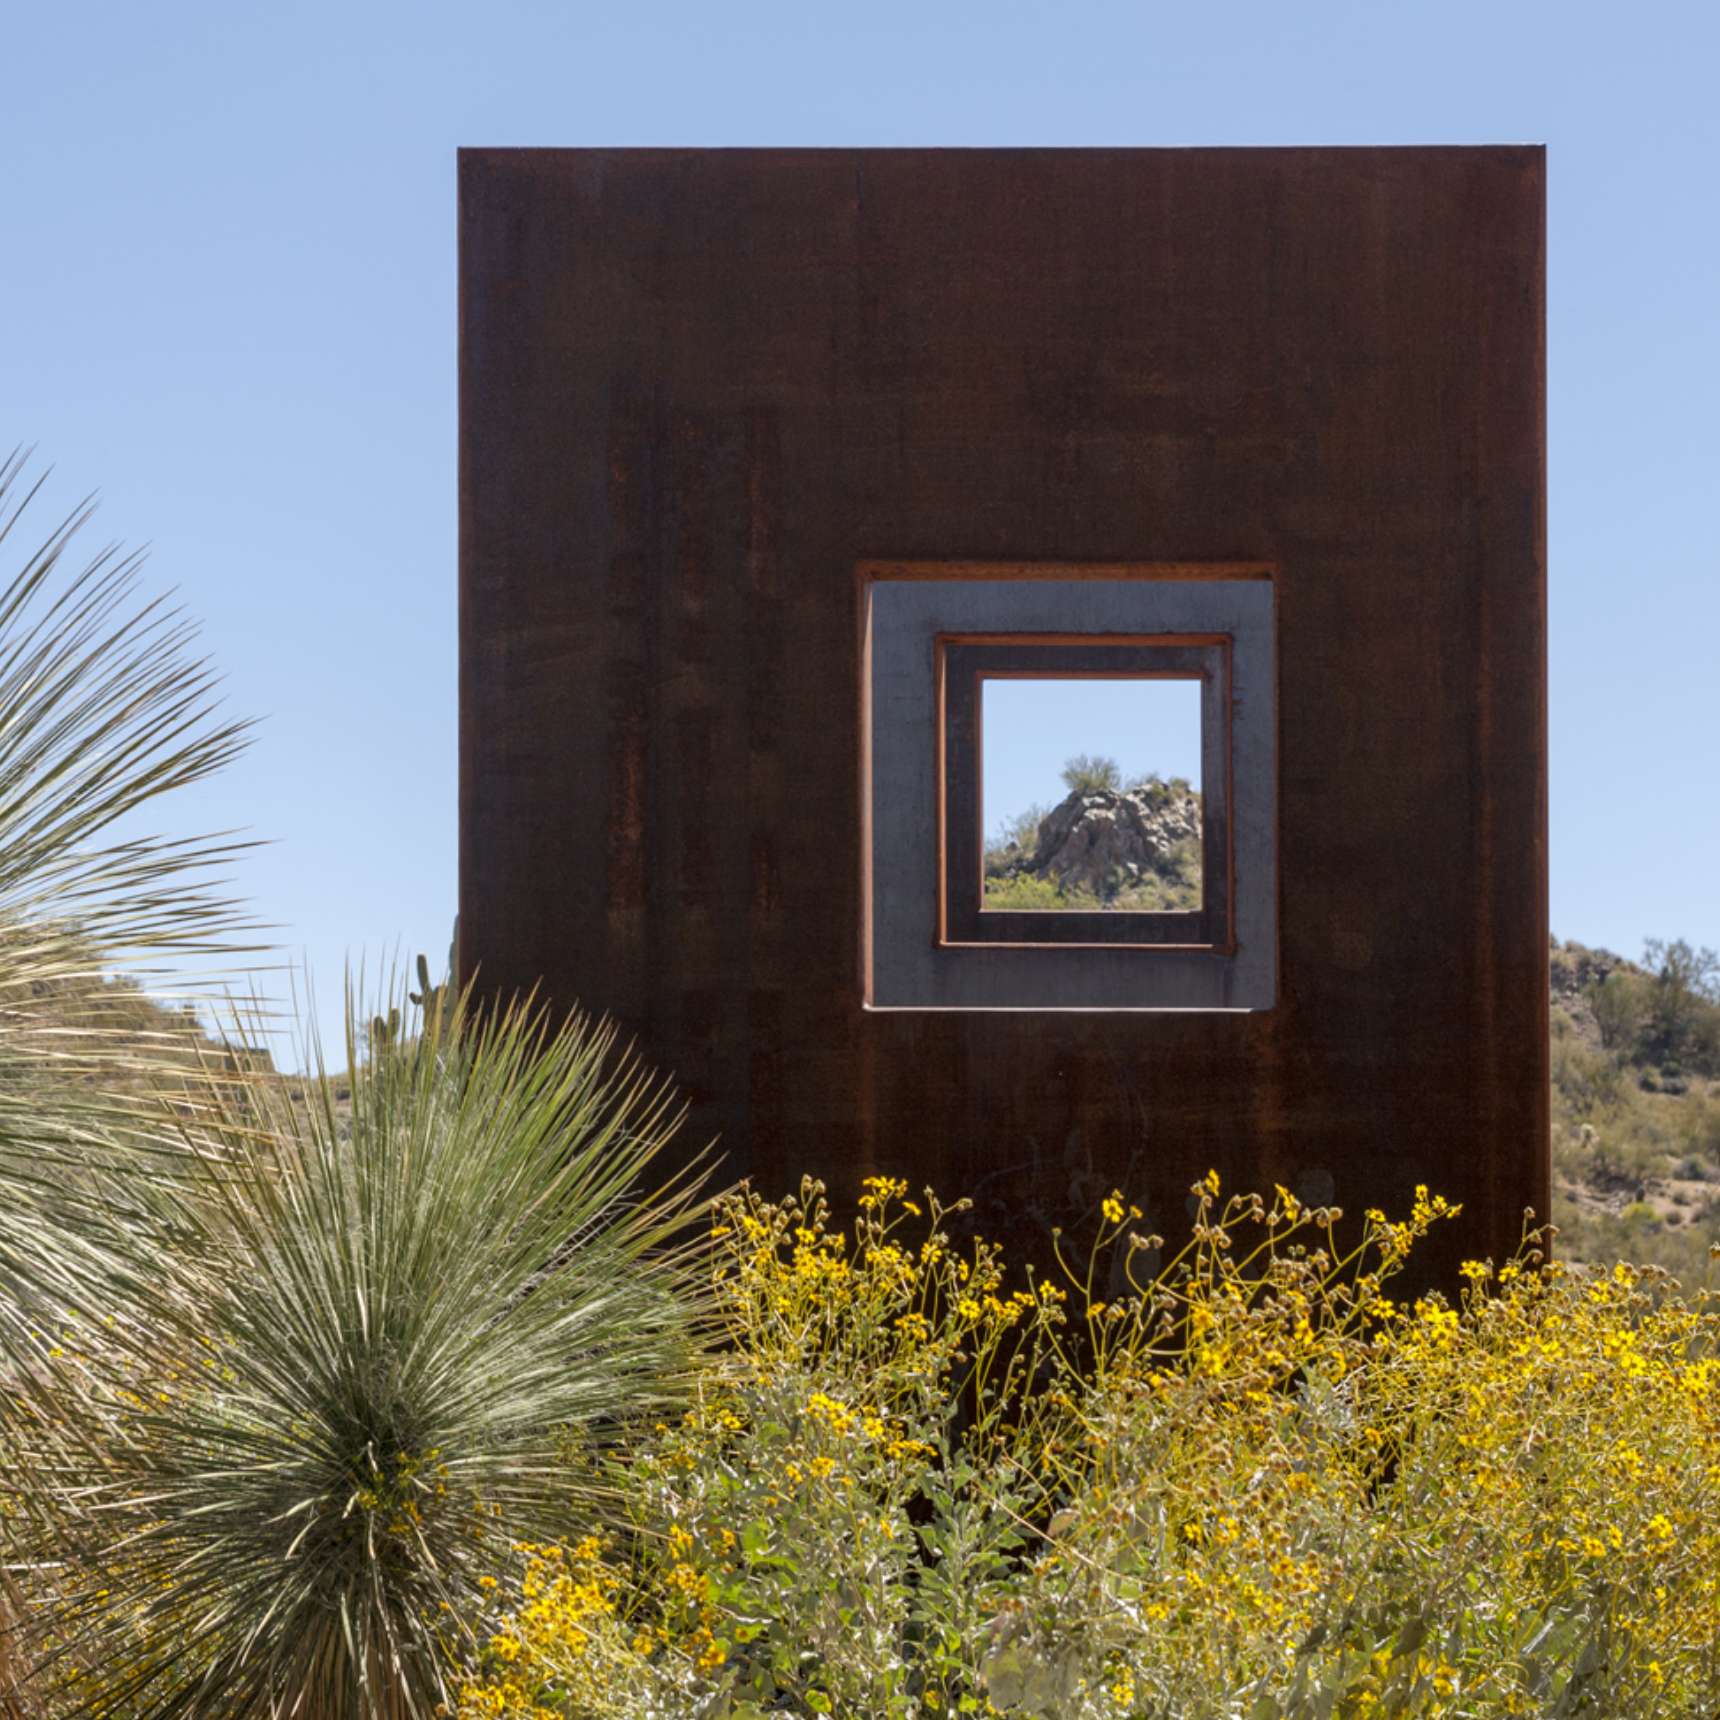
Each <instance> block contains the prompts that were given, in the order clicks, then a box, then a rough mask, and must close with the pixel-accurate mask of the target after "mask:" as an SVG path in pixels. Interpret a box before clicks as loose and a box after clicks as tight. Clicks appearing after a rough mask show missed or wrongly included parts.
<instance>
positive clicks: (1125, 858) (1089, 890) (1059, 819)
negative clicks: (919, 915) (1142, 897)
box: [986, 782, 1201, 906]
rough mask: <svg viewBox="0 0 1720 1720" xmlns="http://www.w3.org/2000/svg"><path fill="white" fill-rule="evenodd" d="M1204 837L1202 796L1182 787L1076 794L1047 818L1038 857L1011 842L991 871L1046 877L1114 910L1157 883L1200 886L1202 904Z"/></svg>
mask: <svg viewBox="0 0 1720 1720" xmlns="http://www.w3.org/2000/svg"><path fill="white" fill-rule="evenodd" d="M1200 834H1201V806H1200V796H1199V795H1198V794H1197V793H1195V792H1194V791H1193V790H1192V789H1189V788H1186V787H1184V786H1183V785H1181V784H1180V783H1178V784H1167V783H1162V782H1152V783H1148V784H1145V785H1143V786H1141V787H1139V788H1133V789H1121V790H1119V789H1106V788H1089V789H1075V790H1074V791H1072V792H1071V793H1070V794H1069V795H1067V796H1066V797H1065V798H1064V799H1063V801H1062V802H1061V803H1060V804H1058V805H1057V806H1055V807H1053V808H1052V809H1051V811H1050V812H1048V813H1047V814H1046V815H1045V817H1044V818H1043V819H1041V820H1040V823H1039V830H1038V833H1037V836H1036V839H1035V841H1034V845H1033V848H1032V850H1031V852H1029V851H1027V850H1025V849H1024V848H1022V847H1021V846H1018V845H1017V844H1015V843H1010V844H1009V845H1008V846H1007V847H1004V848H1001V849H997V850H994V851H993V852H992V853H991V854H989V855H988V856H987V858H986V871H987V874H988V876H989V877H992V878H996V879H999V880H1008V879H1011V878H1021V877H1032V878H1042V879H1045V880H1047V881H1049V882H1051V883H1054V884H1056V885H1057V886H1058V887H1059V888H1061V889H1062V890H1063V891H1065V892H1066V893H1068V894H1071V895H1077V896H1095V897H1097V898H1098V899H1099V901H1100V903H1101V904H1102V905H1107V906H1108V905H1113V904H1115V903H1117V902H1118V899H1119V898H1124V897H1127V896H1128V895H1129V894H1130V893H1131V892H1132V891H1135V890H1137V889H1138V888H1140V887H1142V886H1146V885H1149V884H1155V883H1156V884H1159V885H1161V886H1164V885H1176V886H1178V887H1181V888H1184V889H1185V890H1186V888H1188V887H1190V886H1191V885H1192V887H1193V888H1194V889H1195V890H1196V891H1197V899H1198V881H1199V876H1200V871H1199V848H1200ZM1191 868H1192V869H1191Z"/></svg>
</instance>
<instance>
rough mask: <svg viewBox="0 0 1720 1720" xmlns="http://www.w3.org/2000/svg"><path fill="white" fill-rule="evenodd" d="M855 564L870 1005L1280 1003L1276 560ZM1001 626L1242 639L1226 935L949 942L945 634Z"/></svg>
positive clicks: (1216, 1007)
mask: <svg viewBox="0 0 1720 1720" xmlns="http://www.w3.org/2000/svg"><path fill="white" fill-rule="evenodd" d="M854 575H855V596H856V611H855V620H856V647H857V651H856V655H857V659H858V668H859V675H858V682H859V685H858V688H857V694H858V705H859V710H858V717H859V724H858V727H859V747H858V761H857V762H858V782H857V785H856V786H857V789H858V799H859V815H860V835H861V841H860V852H859V854H858V856H857V870H858V874H859V876H858V880H857V882H858V894H859V907H860V913H859V919H858V925H857V927H856V931H857V934H858V935H857V940H856V942H857V950H856V955H857V958H858V969H859V973H858V977H859V981H860V1004H861V1007H862V1008H863V1009H864V1010H866V1011H867V1012H868V1013H872V1012H879V1013H884V1014H890V1013H899V1012H909V1013H923V1012H933V1013H938V1012H960V1013H976V1012H977V1013H982V1014H983V1013H995V1012H1020V1013H1027V1014H1046V1013H1057V1012H1064V1011H1083V1012H1092V1013H1099V1014H1112V1013H1119V1012H1121V1013H1141V1014H1189V1013H1196V1014H1199V1013H1226V1014H1243V1013H1250V1012H1255V1011H1261V1010H1270V1009H1273V1008H1275V1007H1276V1006H1277V1004H1278V1001H1279V940H1278V898H1279V875H1278V804H1279V783H1278V777H1279V721H1278V711H1279V701H1278V680H1279V663H1278V655H1279V650H1278V646H1279V628H1278V586H1279V580H1280V577H1281V569H1280V567H1279V565H1278V564H1277V563H1276V562H1272V561H1251V562H1239V561H1208V562H1195V561H1159V562H1148V561H1134V562H1080V561H1037V562H1035V561H999V560H990V561H977V560H959V559H958V560H949V561H927V560H920V559H915V558H903V559H890V560H872V559H861V560H857V561H856V562H855V563H854ZM992 634H1006V635H1010V636H1019V635H1048V636H1054V637H1056V638H1060V639H1061V638H1079V637H1087V636H1090V635H1104V636H1106V637H1108V638H1117V637H1142V636H1146V637H1154V638H1156V637H1162V636H1172V635H1174V636H1182V635H1188V634H1222V635H1226V636H1228V637H1229V638H1230V640H1231V654H1230V689H1229V691H1230V709H1229V711H1228V712H1227V715H1226V728H1227V732H1228V734H1229V738H1230V761H1229V776H1228V786H1229V790H1230V794H1231V802H1230V809H1229V810H1230V825H1231V847H1232V850H1233V857H1232V867H1233V869H1232V876H1231V879H1230V884H1231V901H1230V918H1231V933H1232V939H1233V947H1232V948H1231V949H1229V950H1225V949H1222V948H1217V947H1199V946H1195V947H1189V946H1184V945H1171V944H1160V945H1156V946H1140V945H1117V944H1105V945H1076V944H1038V945H1026V946H1023V945H1016V944H1005V943H981V944H962V945H951V944H943V943H941V942H940V941H939V924H938V901H939V893H940V891H939V876H940V864H939V853H938V818H937V803H938V797H939V794H938V784H939V780H940V757H939V752H940V746H941V741H940V736H941V733H942V722H941V719H940V712H939V708H938V691H937V683H938V676H937V658H938V653H937V650H936V641H937V639H938V637H939V636H940V635H952V636H953V635H975V636H978V635H992ZM1202 787H1203V789H1207V788H1208V787H1209V785H1208V784H1206V783H1203V784H1202Z"/></svg>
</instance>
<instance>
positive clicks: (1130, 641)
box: [934, 633, 1236, 956]
mask: <svg viewBox="0 0 1720 1720" xmlns="http://www.w3.org/2000/svg"><path fill="white" fill-rule="evenodd" d="M1232 645H1233V641H1232V639H1231V636H1230V635H1228V634H1223V633H1154V634H1090V633H1089V634H1061V633H1032V634H1028V633H1016V634H1005V633H984V634H978V633H940V634H939V635H938V636H937V638H936V640H935V642H934V650H935V661H936V667H935V677H936V689H937V738H938V762H937V773H936V774H937V790H938V796H937V798H938V805H937V831H938V840H937V857H938V859H937V864H938V945H939V947H940V948H945V949H964V948H987V947H989V948H1012V949H1063V950H1070V949H1114V950H1133V951H1142V952H1158V953H1161V954H1168V953H1171V952H1176V953H1179V954H1188V953H1191V952H1199V953H1203V954H1209V955H1220V956H1223V955H1229V954H1231V953H1233V952H1234V950H1235V947H1236V943H1235V915H1234V912H1233V906H1234V901H1235V881H1234V880H1235V854H1234V845H1233V838H1232V819H1231V805H1232V800H1233V786H1232V782H1231V736H1230V721H1231V684H1232V674H1231V654H1232ZM998 679H1032V680H1087V679H1115V680H1180V681H1192V682H1195V683H1197V684H1198V686H1199V688H1200V732H1201V906H1200V908H1199V909H1196V910H1179V911H1159V912H1143V911H1140V910H1127V909H1112V908H1107V909H1095V910H1089V909H1039V910H1034V909H1019V908H986V907H985V906H984V888H985V880H984V868H985V831H984V786H983V775H984V738H983V726H982V725H983V709H984V691H983V689H984V683H985V682H986V681H987V680H998Z"/></svg>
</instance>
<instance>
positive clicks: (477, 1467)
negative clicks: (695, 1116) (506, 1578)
mask: <svg viewBox="0 0 1720 1720" xmlns="http://www.w3.org/2000/svg"><path fill="white" fill-rule="evenodd" d="M394 997H395V999H397V1001H395V1002H394V1003H393V1005H392V1006H393V1007H395V1008H399V1009H401V1016H402V1021H403V1024H404V1027H405V1029H406V1031H405V1032H404V1033H403V1035H402V1036H401V1037H400V1038H398V1039H396V1040H392V1041H389V1042H386V1043H378V1042H377V1041H375V1040H374V1039H372V1040H371V1042H370V1045H369V1047H368V1050H367V1048H366V1046H365V1034H364V1032H363V1024H364V1023H365V1022H367V1021H368V1020H369V1019H370V1011H369V1010H368V1009H363V1008H360V1007H359V1005H358V1003H357V1002H356V1001H355V1002H353V1004H352V1005H351V1007H350V1009H349V1019H350V1023H351V1025H350V1026H349V1030H348V1042H347V1047H346V1050H347V1053H348V1058H349V1063H350V1074H349V1076H348V1077H347V1078H346V1080H345V1081H344V1082H343V1083H342V1085H343V1086H348V1085H349V1087H350V1095H351V1097H350V1107H351V1109H350V1116H348V1115H345V1114H343V1110H342V1107H341V1105H340V1103H339V1102H338V1101H337V1099H336V1097H335V1091H336V1088H335V1083H334V1081H333V1079H332V1078H331V1077H330V1076H329V1074H328V1073H327V1071H326V1070H322V1069H320V1068H319V1071H318V1074H317V1076H316V1078H315V1079H314V1081H312V1082H311V1084H310V1087H309V1094H308V1098H302V1099H297V1100H295V1099H294V1098H292V1097H291V1089H290V1088H289V1087H288V1085H287V1084H286V1083H282V1082H279V1081H274V1082H267V1081H259V1082H253V1083H251V1084H250V1085H248V1086H244V1087H238V1088H232V1087H229V1088H227V1089H225V1090H218V1091H217V1092H216V1093H215V1094H213V1095H212V1097H211V1107H212V1108H213V1107H214V1106H216V1105H222V1106H224V1116H223V1118H222V1120H221V1122H220V1123H219V1125H217V1126H209V1125H205V1126H204V1128H203V1130H202V1135H201V1138H200V1140H199V1143H198V1144H199V1147H200V1149H201V1151H200V1156H199V1164H200V1166H201V1167H202V1174H201V1175H200V1176H199V1177H198V1178H196V1179H194V1180H192V1181H188V1182H187V1183H185V1184H184V1185H183V1186H181V1187H180V1188H178V1189H176V1190H175V1191H174V1193H173V1195H172V1197H171V1199H170V1200H165V1201H163V1203H162V1208H161V1215H160V1226H159V1232H158V1239H157V1245H158V1246H160V1247H162V1249H163V1252H162V1255H161V1257H160V1260H159V1265H158V1270H157V1276H156V1282H155V1285H154V1292H153V1295H152V1297H151V1298H150V1301H149V1302H148V1304H147V1305H139V1304H132V1305H128V1306H124V1307H121V1308H119V1309H118V1310H117V1311H116V1316H117V1318H116V1323H115V1324H113V1325H109V1324H106V1323H105V1321H103V1320H101V1319H97V1320H96V1321H94V1322H91V1321H89V1320H88V1319H87V1318H86V1319H84V1320H82V1321H80V1322H78V1323H76V1324H74V1325H73V1326H72V1327H71V1328H69V1329H68V1331H67V1332H66V1333H65V1334H64V1335H63V1336H62V1339H61V1343H62V1346H63V1348H64V1350H65V1352H66V1355H67V1356H68V1358H70V1359H71V1360H72V1361H73V1362H75V1365H76V1367H77V1368H78V1370H79V1371H80V1374H81V1376H82V1379H83V1381H84V1390H85V1393H86V1397H87V1398H88V1399H90V1400H93V1401H95V1402H97V1403H99V1404H100V1405H101V1406H102V1407H103V1408H104V1409H105V1411H106V1418H107V1419H106V1427H105V1431H106V1439H105V1441H104V1450H103V1470H102V1473H101V1474H100V1475H99V1476H92V1477H88V1478H86V1480H85V1486H86V1487H87V1488H89V1489H91V1496H92V1505H93V1508H94V1511H95V1513H96V1515H97V1516H98V1517H100V1518H102V1519H103V1520H105V1522H106V1523H107V1525H108V1533H107V1534H106V1535H105V1536H104V1537H103V1538H102V1539H101V1540H100V1541H99V1542H92V1543H90V1544H88V1545H87V1546H86V1547H85V1548H84V1549H82V1550H81V1551H80V1553H79V1556H78V1557H77V1559H76V1560H75V1561H72V1560H62V1562H61V1564H60V1567H59V1569H58V1570H57V1571H56V1572H54V1573H53V1574H52V1575H51V1576H47V1577H44V1579H43V1580H42V1581H41V1582H40V1584H39V1594H40V1598H41V1601H42V1603H43V1605H44V1606H45V1607H46V1608H48V1609H50V1610H51V1612H52V1614H53V1617H54V1619H55V1621H56V1624H55V1629H54V1631H53V1633H52V1636H51V1639H50V1640H49V1641H47V1642H46V1643H45V1644H44V1649H45V1650H47V1651H48V1654H49V1656H50V1657H51V1656H53V1655H58V1656H59V1657H60V1658H58V1659H57V1660H54V1659H51V1658H50V1663H49V1664H48V1666H47V1672H48V1675H49V1677H50V1682H51V1684H52V1686H53V1689H54V1692H55V1695H56V1699H57V1700H60V1701H62V1702H65V1703H70V1704H72V1705H73V1706H74V1707H75V1708H76V1709H77V1710H78V1711H86V1712H92V1713H101V1714H105V1715H121V1714H124V1715H134V1714H135V1715H170V1714H189V1713H195V1714H198V1715H211V1716H219V1715H230V1716H234V1717H237V1716H241V1715H247V1716H249V1715H257V1714H273V1713H280V1714H287V1713H300V1714H306V1715H311V1716H316V1717H318V1720H343V1717H347V1716H351V1717H355V1720H356V1717H358V1716H367V1715H380V1716H406V1715H414V1716H416V1715H429V1714H431V1713H433V1712H434V1711H435V1709H436V1708H437V1706H438V1704H439V1703H440V1702H442V1701H443V1700H445V1698H446V1696H447V1694H448V1693H447V1691H446V1690H445V1689H444V1687H443V1685H442V1683H441V1679H440V1675H439V1672H438V1664H439V1662H438V1656H437V1650H438V1647H439V1646H441V1647H444V1648H445V1647H446V1645H447V1644H448V1642H449V1641H451V1640H457V1639H458V1637H459V1634H460V1632H461V1630H462V1628H463V1626H464V1623H465V1618H466V1612H467V1609H468V1608H469V1606H470V1603H471V1601H472V1599H473V1598H474V1597H475V1596H477V1595H479V1594H480V1593H481V1588H480V1586H479V1583H478V1578H479V1575H480V1573H482V1572H484V1571H486V1570H488V1569H489V1568H491V1567H492V1566H493V1564H494V1562H495V1561H496V1560H497V1559H499V1558H501V1557H503V1556H504V1555H505V1553H506V1550H507V1549H508V1548H509V1547H510V1546H511V1544H512V1542H513V1541H514V1540H515V1539H517V1538H518V1537H520V1536H521V1535H536V1536H550V1535H556V1534H565V1533H568V1532H570V1531H574V1530H583V1529H586V1528H589V1527H590V1526H591V1525H592V1524H593V1523H594V1522H597V1521H601V1520H602V1518H603V1515H604V1513H605V1510H606V1508H607V1506H606V1499H605V1497H604V1496H603V1495H602V1493H601V1492H600V1491H598V1490H596V1489H594V1488H592V1487H582V1486H581V1485H580V1484H579V1483H578V1482H577V1481H576V1480H574V1479H573V1475H574V1473H575V1468H576V1467H578V1466H577V1465H575V1464H574V1460H575V1459H576V1457H578V1456H580V1454H581V1453H589V1452H590V1451H591V1450H592V1449H593V1448H601V1447H603V1446H605V1445H608V1444H611V1443H613V1442H615V1441H617V1440H619V1439H622V1438H623V1437H625V1436H627V1435H628V1434H629V1433H630V1432H636V1431H637V1428H638V1425H639V1424H640V1422H641V1420H642V1419H643V1418H650V1419H655V1418H656V1417H657V1416H658V1415H659V1414H661V1413H663V1412H664V1411H665V1410H667V1409H668V1407H669V1406H670V1405H671V1404H672V1403H673V1402H674V1401H675V1400H676V1398H677V1396H678V1392H679V1387H680V1384H681V1382H682V1380H683V1379H684V1378H685V1377H686V1375H687V1372H688V1369H689V1365H690V1361H691V1357H692V1354H693V1352H694V1349H695V1347H696V1345H697V1343H698V1336H699V1335H698V1331H697V1325H696V1317H695V1316H694V1315H693V1314H691V1313H690V1312H689V1310H690V1309H692V1308H694V1307H696V1305H697V1294H696V1291H695V1288H694V1278H695V1276H696V1274H694V1273H693V1272H692V1270H691V1266H692V1257H691V1256H690V1255H689V1253H688V1249H687V1245H686V1244H685V1243H684V1242H682V1241H681V1240H680V1238H681V1237H682V1234H683V1232H682V1226H683V1221H684V1220H685V1219H686V1218H687V1217H688V1216H689V1215H690V1214H691V1212H692V1211H693V1210H695V1208H696V1205H697V1201H696V1194H695V1190H694V1189H693V1188H692V1186H691V1185H690V1184H689V1182H688V1181H687V1180H686V1179H685V1178H682V1179H680V1180H679V1181H677V1182H675V1183H674V1184H673V1185H672V1186H670V1187H667V1188H658V1189H656V1190H652V1189H649V1188H648V1187H646V1186H645V1183H644V1178H645V1176H646V1175H647V1173H648V1171H649V1168H650V1166H651V1162H652V1159H653V1157H654V1156H655V1154H656V1152H657V1150H658V1148H659V1147H660V1145H661V1144H662V1142H663V1141H664V1140H665V1139H666V1137H667V1136H668V1134H669V1132H670V1131H671V1129H672V1127H673V1125H674V1121H675V1118H674V1114H673V1110H672V1102H671V1097H670V1094H669V1092H668V1090H667V1089H666V1088H665V1087H664V1086H663V1085H662V1084H661V1083H660V1082H658V1081H656V1080H655V1079H653V1078H652V1077H650V1076H649V1075H647V1074H646V1073H644V1072H643V1071H641V1070H640V1069H639V1067H638V1066H637V1065H636V1064H635V1063H633V1062H632V1061H631V1060H630V1059H628V1058H626V1057H619V1058H617V1057H616V1056H614V1055H613V1045H612V1041H613V1034H612V1031H611V1030H609V1029H606V1028H602V1027H596V1026H593V1025H591V1024H589V1023H587V1022H584V1021H580V1020H574V1021H570V1022H568V1023H566V1024H565V1025H562V1026H560V1027H552V1025H551V1024H550V1022H549V1020H548V1018H546V1017H545V1016H543V1015H542V1014H540V1013H538V1012H534V1011H532V1010H530V1009H529V1008H524V1007H522V1008H518V1009H514V1010H508V1011H503V1012H500V1013H496V1014H488V1015H482V1016H474V1014H473V1013H472V1011H471V1008H470V1004H469V1001H462V1002H459V1003H455V1004H452V1005H449V1006H448V1007H446V1008H444V1009H442V1010H440V1011H439V1012H437V1013H436V1014H434V1015H432V1016H431V1017H430V1018H429V1020H428V1021H424V1020H422V1018H421V1017H419V1016H418V1015H417V1013H416V1012H415V1011H414V1010H413V1008H412V1006H411V1004H410V1001H409V1000H408V999H407V998H405V997H404V995H403V994H402V993H401V992H400V991H396V992H395V994H394ZM415 1028H418V1029H421V1031H416V1032H415V1031H413V1030H414V1029H415ZM142 1240H143V1238H142V1236H141V1234H140V1237H139V1241H140V1243H141V1242H142ZM85 1328H88V1330H87V1332H86V1330H85Z"/></svg>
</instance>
